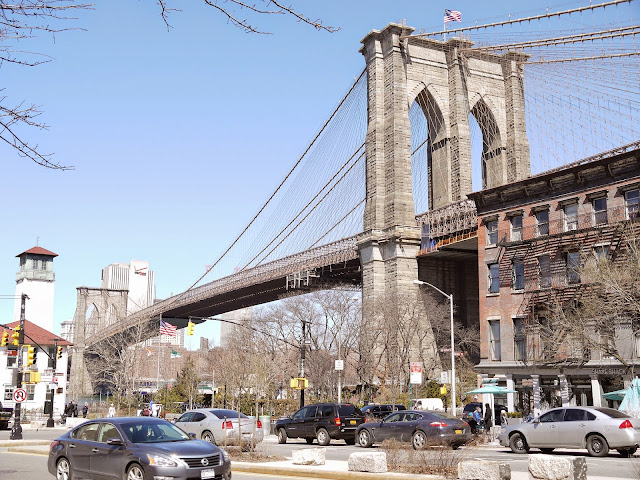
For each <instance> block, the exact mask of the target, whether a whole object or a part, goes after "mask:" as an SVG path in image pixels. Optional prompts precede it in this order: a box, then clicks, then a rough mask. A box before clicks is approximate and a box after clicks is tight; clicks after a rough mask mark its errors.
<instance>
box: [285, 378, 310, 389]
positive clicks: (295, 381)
mask: <svg viewBox="0 0 640 480" xmlns="http://www.w3.org/2000/svg"><path fill="white" fill-rule="evenodd" d="M289 386H290V387H291V388H293V389H295V390H306V389H307V387H308V386H309V380H307V379H306V378H292V379H291V380H290V382H289Z"/></svg>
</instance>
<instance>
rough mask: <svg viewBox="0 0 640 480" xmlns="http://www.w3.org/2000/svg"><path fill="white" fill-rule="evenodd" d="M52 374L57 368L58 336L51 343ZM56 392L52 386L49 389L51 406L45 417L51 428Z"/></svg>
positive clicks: (48, 426)
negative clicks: (47, 416)
mask: <svg viewBox="0 0 640 480" xmlns="http://www.w3.org/2000/svg"><path fill="white" fill-rule="evenodd" d="M53 345H54V346H53V374H54V375H55V374H56V371H57V370H58V338H56V339H55V340H54V343H53ZM55 394H56V389H55V388H52V389H51V406H50V407H49V408H50V410H49V418H47V428H52V427H53V426H54V424H55V423H54V421H53V397H54V395H55Z"/></svg>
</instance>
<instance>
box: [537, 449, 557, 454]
mask: <svg viewBox="0 0 640 480" xmlns="http://www.w3.org/2000/svg"><path fill="white" fill-rule="evenodd" d="M554 450H555V448H541V449H540V451H541V452H542V453H551V452H553V451H554Z"/></svg>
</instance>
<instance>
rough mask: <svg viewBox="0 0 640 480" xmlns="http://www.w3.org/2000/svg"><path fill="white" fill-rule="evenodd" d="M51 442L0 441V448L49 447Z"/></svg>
mask: <svg viewBox="0 0 640 480" xmlns="http://www.w3.org/2000/svg"><path fill="white" fill-rule="evenodd" d="M51 442H52V440H0V447H10V448H11V447H34V446H36V445H50V444H51Z"/></svg>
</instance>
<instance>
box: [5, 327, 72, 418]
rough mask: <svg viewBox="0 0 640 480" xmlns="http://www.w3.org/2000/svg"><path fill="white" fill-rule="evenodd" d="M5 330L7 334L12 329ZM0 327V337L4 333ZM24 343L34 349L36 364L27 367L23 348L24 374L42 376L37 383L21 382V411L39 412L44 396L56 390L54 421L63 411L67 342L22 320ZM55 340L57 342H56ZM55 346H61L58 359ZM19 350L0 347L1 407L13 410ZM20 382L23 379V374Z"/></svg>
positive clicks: (65, 395) (42, 407) (24, 347)
mask: <svg viewBox="0 0 640 480" xmlns="http://www.w3.org/2000/svg"><path fill="white" fill-rule="evenodd" d="M18 325H20V322H12V323H10V324H9V325H8V327H9V328H10V329H13V328H15V327H16V326H18ZM10 329H7V332H8V333H9V335H11V334H12V333H13V330H10ZM3 330H4V329H2V328H0V336H1V335H2V333H3ZM24 334H25V335H24V343H25V345H31V346H33V347H34V348H35V353H36V356H35V363H34V364H33V365H32V366H26V357H27V348H26V346H23V348H22V352H21V353H22V355H23V359H22V360H23V362H22V364H23V372H28V373H30V372H39V373H40V375H41V378H40V382H38V383H23V385H22V388H24V389H25V390H26V391H27V399H26V401H25V402H23V403H22V409H23V412H24V411H25V410H26V412H32V413H42V412H43V410H44V403H45V400H46V399H47V393H49V392H50V391H51V390H54V391H55V394H54V398H53V412H54V415H55V417H56V418H58V417H59V416H60V414H61V413H62V412H63V410H64V406H65V404H66V398H67V365H68V348H69V346H70V345H71V343H69V342H68V341H66V340H64V339H63V338H60V337H58V336H56V335H55V334H54V333H52V332H50V331H48V330H45V329H44V328H42V327H40V326H39V325H36V324H35V323H33V322H30V321H29V320H25V328H24ZM56 340H57V341H56ZM56 347H62V351H61V357H60V358H57V357H58V352H57V348H56ZM18 355H19V351H18V350H12V349H10V348H7V347H2V348H0V385H1V386H2V405H3V406H5V407H15V402H14V401H13V392H14V390H15V389H16V388H17V384H16V374H17V371H18ZM23 380H25V378H24V375H23Z"/></svg>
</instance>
